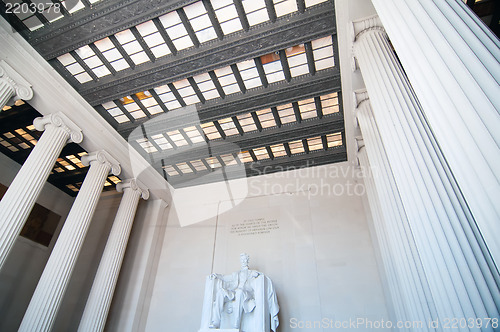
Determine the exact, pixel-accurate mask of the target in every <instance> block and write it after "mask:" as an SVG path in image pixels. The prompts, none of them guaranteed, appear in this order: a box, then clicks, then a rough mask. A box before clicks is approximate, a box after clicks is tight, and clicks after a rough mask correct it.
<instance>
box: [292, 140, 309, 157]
mask: <svg viewBox="0 0 500 332" xmlns="http://www.w3.org/2000/svg"><path fill="white" fill-rule="evenodd" d="M288 146H289V147H290V152H291V154H299V153H304V152H305V150H304V144H302V141H301V140H298V141H293V142H290V143H288Z"/></svg>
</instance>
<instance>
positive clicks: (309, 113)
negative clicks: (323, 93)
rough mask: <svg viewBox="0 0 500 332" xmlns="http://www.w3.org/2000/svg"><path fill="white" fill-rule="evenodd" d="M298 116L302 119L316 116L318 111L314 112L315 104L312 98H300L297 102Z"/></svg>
mask: <svg viewBox="0 0 500 332" xmlns="http://www.w3.org/2000/svg"><path fill="white" fill-rule="evenodd" d="M298 104H299V111H300V117H301V118H302V120H305V119H311V118H315V117H317V116H318V112H316V104H315V103H314V98H310V99H306V100H301V101H299V102H298Z"/></svg>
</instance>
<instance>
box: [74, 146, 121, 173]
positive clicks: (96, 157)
mask: <svg viewBox="0 0 500 332" xmlns="http://www.w3.org/2000/svg"><path fill="white" fill-rule="evenodd" d="M92 162H98V163H101V164H107V165H108V166H109V167H110V168H111V173H113V174H114V175H118V174H120V172H121V167H120V163H119V162H118V161H117V160H116V159H115V158H113V157H112V156H111V155H110V154H109V153H107V152H106V151H104V150H100V151H96V152H92V153H89V154H88V155H86V156H83V157H82V164H84V165H85V166H89V165H90V164H91V163H92Z"/></svg>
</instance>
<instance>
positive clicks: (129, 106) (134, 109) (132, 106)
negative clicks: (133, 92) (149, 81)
mask: <svg viewBox="0 0 500 332" xmlns="http://www.w3.org/2000/svg"><path fill="white" fill-rule="evenodd" d="M125 100H127V101H125ZM128 100H133V99H132V97H130V96H126V97H124V98H120V102H122V104H123V107H125V109H126V110H127V111H128V112H129V113H130V115H132V116H133V117H134V119H140V118H144V117H146V114H145V113H144V112H143V111H142V109H141V108H140V107H139V105H137V103H136V102H135V101H128Z"/></svg>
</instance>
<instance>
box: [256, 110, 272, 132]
mask: <svg viewBox="0 0 500 332" xmlns="http://www.w3.org/2000/svg"><path fill="white" fill-rule="evenodd" d="M255 113H256V114H257V117H258V118H259V122H260V125H261V126H262V128H269V127H274V126H276V121H275V120H274V116H273V113H272V111H271V109H270V108H267V109H264V110H260V111H257V112H255Z"/></svg>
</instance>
